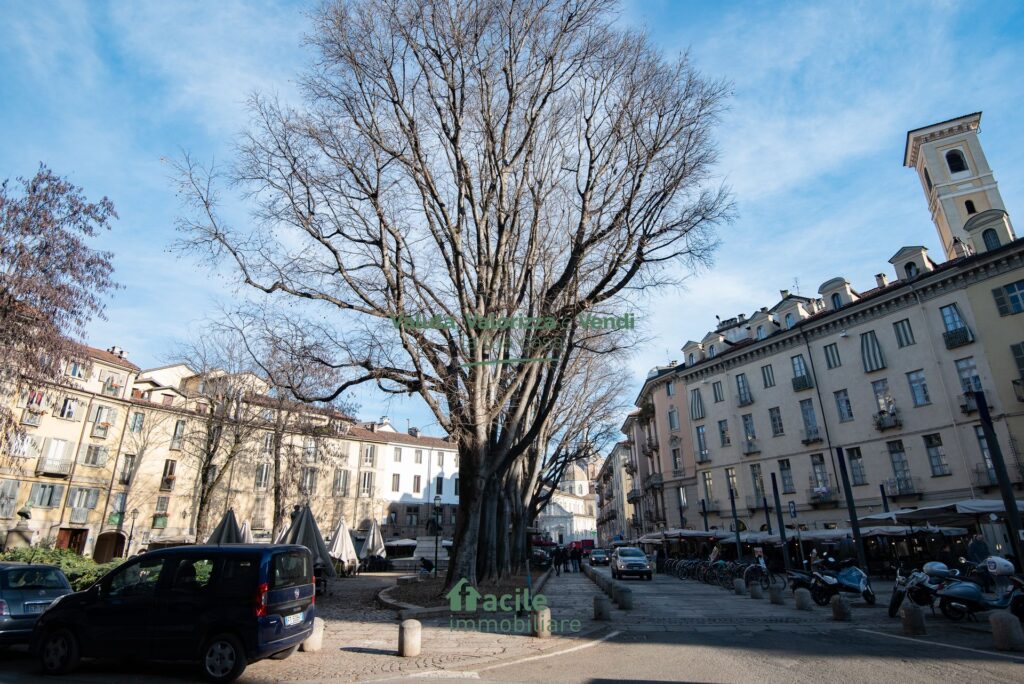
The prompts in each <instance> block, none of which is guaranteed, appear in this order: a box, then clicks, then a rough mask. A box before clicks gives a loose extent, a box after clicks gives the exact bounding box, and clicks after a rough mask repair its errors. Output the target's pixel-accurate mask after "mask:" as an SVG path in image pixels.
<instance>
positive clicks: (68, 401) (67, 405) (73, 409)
mask: <svg viewBox="0 0 1024 684" xmlns="http://www.w3.org/2000/svg"><path fill="white" fill-rule="evenodd" d="M78 405H79V404H78V400H77V399H72V398H71V397H64V400H63V401H62V402H61V404H60V408H59V409H58V410H57V415H58V416H60V417H61V418H64V419H65V420H74V419H75V416H76V415H77V413H78Z"/></svg>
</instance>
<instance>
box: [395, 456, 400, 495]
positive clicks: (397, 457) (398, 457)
mask: <svg viewBox="0 0 1024 684" xmlns="http://www.w3.org/2000/svg"><path fill="white" fill-rule="evenodd" d="M401 462H402V447H395V463H401ZM395 491H398V490H397V489H396V490H395Z"/></svg>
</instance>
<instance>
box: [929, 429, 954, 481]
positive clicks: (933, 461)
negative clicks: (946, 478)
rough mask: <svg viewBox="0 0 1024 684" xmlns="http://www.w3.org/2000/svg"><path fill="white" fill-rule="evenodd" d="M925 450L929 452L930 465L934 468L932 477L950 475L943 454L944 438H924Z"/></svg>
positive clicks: (936, 436)
mask: <svg viewBox="0 0 1024 684" xmlns="http://www.w3.org/2000/svg"><path fill="white" fill-rule="evenodd" d="M924 449H925V451H927V452H928V464H929V465H930V466H931V468H932V477H939V476H942V475H949V464H948V463H946V455H945V454H943V453H942V436H941V435H939V434H937V433H936V434H934V435H925V436H924Z"/></svg>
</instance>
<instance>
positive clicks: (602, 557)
mask: <svg viewBox="0 0 1024 684" xmlns="http://www.w3.org/2000/svg"><path fill="white" fill-rule="evenodd" d="M609 561H610V559H609V557H608V552H607V551H605V550H604V549H594V550H593V551H591V552H590V564H591V565H608V563H609Z"/></svg>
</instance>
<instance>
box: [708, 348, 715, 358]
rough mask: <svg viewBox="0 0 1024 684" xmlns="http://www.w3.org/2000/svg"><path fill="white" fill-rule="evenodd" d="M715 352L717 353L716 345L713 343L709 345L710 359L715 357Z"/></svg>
mask: <svg viewBox="0 0 1024 684" xmlns="http://www.w3.org/2000/svg"><path fill="white" fill-rule="evenodd" d="M715 353H716V351H715V345H711V346H710V347H708V358H709V359H713V358H715Z"/></svg>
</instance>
